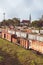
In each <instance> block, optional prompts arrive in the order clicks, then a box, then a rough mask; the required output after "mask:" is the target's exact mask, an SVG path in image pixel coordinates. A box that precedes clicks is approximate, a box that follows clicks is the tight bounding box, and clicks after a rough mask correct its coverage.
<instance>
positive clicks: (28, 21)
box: [22, 20, 30, 23]
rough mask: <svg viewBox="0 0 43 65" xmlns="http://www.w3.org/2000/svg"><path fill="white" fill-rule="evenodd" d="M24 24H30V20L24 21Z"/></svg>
mask: <svg viewBox="0 0 43 65" xmlns="http://www.w3.org/2000/svg"><path fill="white" fill-rule="evenodd" d="M22 23H30V20H22Z"/></svg>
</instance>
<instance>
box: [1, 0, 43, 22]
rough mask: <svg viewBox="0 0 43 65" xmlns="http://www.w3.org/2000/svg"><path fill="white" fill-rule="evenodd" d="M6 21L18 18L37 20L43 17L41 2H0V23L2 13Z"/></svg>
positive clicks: (17, 0) (24, 0) (42, 1)
mask: <svg viewBox="0 0 43 65" xmlns="http://www.w3.org/2000/svg"><path fill="white" fill-rule="evenodd" d="M4 12H5V13H6V19H8V18H14V17H18V18H20V19H29V15H30V14H31V16H32V20H35V19H39V18H40V17H41V15H43V0H0V21H1V20H3V13H4Z"/></svg>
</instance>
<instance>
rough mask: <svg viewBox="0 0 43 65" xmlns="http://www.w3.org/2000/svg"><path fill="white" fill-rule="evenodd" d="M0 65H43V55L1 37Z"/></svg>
mask: <svg viewBox="0 0 43 65" xmlns="http://www.w3.org/2000/svg"><path fill="white" fill-rule="evenodd" d="M0 65H43V55H37V54H35V53H33V51H32V50H25V49H23V48H22V47H20V46H17V45H15V44H13V43H11V42H8V41H7V40H3V39H0Z"/></svg>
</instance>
